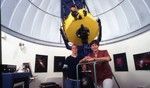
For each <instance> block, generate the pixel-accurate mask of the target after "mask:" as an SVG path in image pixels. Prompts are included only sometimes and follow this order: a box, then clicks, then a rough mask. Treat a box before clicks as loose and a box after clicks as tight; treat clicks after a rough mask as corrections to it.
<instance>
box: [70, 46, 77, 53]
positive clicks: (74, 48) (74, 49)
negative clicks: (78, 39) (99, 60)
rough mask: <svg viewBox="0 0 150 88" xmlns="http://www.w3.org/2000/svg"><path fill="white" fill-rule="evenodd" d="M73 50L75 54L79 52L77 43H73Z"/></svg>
mask: <svg viewBox="0 0 150 88" xmlns="http://www.w3.org/2000/svg"><path fill="white" fill-rule="evenodd" d="M71 51H72V53H73V54H77V51H78V48H77V45H75V44H73V45H72V46H71Z"/></svg>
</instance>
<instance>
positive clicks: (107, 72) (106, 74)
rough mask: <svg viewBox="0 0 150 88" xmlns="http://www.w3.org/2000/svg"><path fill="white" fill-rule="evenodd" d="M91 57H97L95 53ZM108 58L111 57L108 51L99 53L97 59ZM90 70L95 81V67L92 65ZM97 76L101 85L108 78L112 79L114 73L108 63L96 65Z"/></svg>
mask: <svg viewBox="0 0 150 88" xmlns="http://www.w3.org/2000/svg"><path fill="white" fill-rule="evenodd" d="M89 56H90V57H92V58H94V57H95V55H94V53H90V54H89ZM107 56H109V54H108V52H107V50H99V51H98V54H97V58H101V57H107ZM90 69H91V70H92V78H93V79H94V68H93V65H90ZM96 76H97V83H98V84H99V85H101V84H102V82H103V81H104V80H105V79H106V78H112V71H111V68H110V65H109V63H108V62H102V63H97V64H96Z"/></svg>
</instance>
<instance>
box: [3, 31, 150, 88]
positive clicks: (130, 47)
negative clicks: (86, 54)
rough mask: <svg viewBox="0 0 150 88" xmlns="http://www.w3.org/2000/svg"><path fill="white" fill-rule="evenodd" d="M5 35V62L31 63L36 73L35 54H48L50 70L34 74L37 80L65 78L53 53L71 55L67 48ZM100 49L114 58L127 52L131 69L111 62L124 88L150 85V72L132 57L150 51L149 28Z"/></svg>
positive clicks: (148, 86)
mask: <svg viewBox="0 0 150 88" xmlns="http://www.w3.org/2000/svg"><path fill="white" fill-rule="evenodd" d="M4 35H6V36H7V38H6V40H5V39H2V63H3V64H15V65H17V67H20V66H21V65H22V63H23V62H30V64H31V69H32V71H33V73H34V66H35V54H42V55H48V71H47V72H46V73H34V75H38V76H37V78H36V80H38V82H44V81H46V80H47V79H48V78H51V77H62V73H56V72H55V73H54V72H53V62H54V61H53V60H54V56H68V55H69V54H70V51H68V50H67V49H65V48H57V47H49V46H42V45H38V44H33V43H30V42H26V41H23V40H21V39H18V38H16V37H13V36H11V35H9V34H6V33H4V32H2V36H4ZM20 42H21V43H24V44H25V49H23V50H21V49H20V47H19V43H20ZM100 48H102V49H107V50H108V51H109V53H110V55H111V57H113V54H116V53H123V52H126V55H127V62H128V69H129V71H128V72H114V63H113V59H112V61H111V62H110V64H111V67H112V70H113V72H114V75H115V76H116V78H117V80H118V82H119V84H120V86H121V88H150V79H149V77H150V71H136V70H135V66H134V60H133V54H137V53H143V52H147V51H150V31H148V32H146V33H143V34H141V35H139V36H136V37H134V38H130V39H128V40H124V41H121V42H118V43H114V44H109V45H104V46H101V47H100ZM38 85H39V84H38ZM36 86H37V85H36ZM139 86H144V87H139ZM115 88H117V87H115Z"/></svg>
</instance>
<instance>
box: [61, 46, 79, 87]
mask: <svg viewBox="0 0 150 88" xmlns="http://www.w3.org/2000/svg"><path fill="white" fill-rule="evenodd" d="M77 51H78V49H77V46H76V45H72V47H71V52H72V53H71V55H70V56H68V57H67V58H66V60H65V63H64V66H63V69H64V72H65V76H66V77H65V88H77V84H76V83H77V82H78V81H77V77H76V66H77V64H78V63H79V61H80V60H81V58H80V57H78V53H77Z"/></svg>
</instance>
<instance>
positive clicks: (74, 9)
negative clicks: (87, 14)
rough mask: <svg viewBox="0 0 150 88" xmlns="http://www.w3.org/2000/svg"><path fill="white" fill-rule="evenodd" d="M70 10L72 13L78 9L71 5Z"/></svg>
mask: <svg viewBox="0 0 150 88" xmlns="http://www.w3.org/2000/svg"><path fill="white" fill-rule="evenodd" d="M70 10H71V12H73V11H77V10H78V9H77V6H76V5H72V6H71V7H70Z"/></svg>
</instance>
